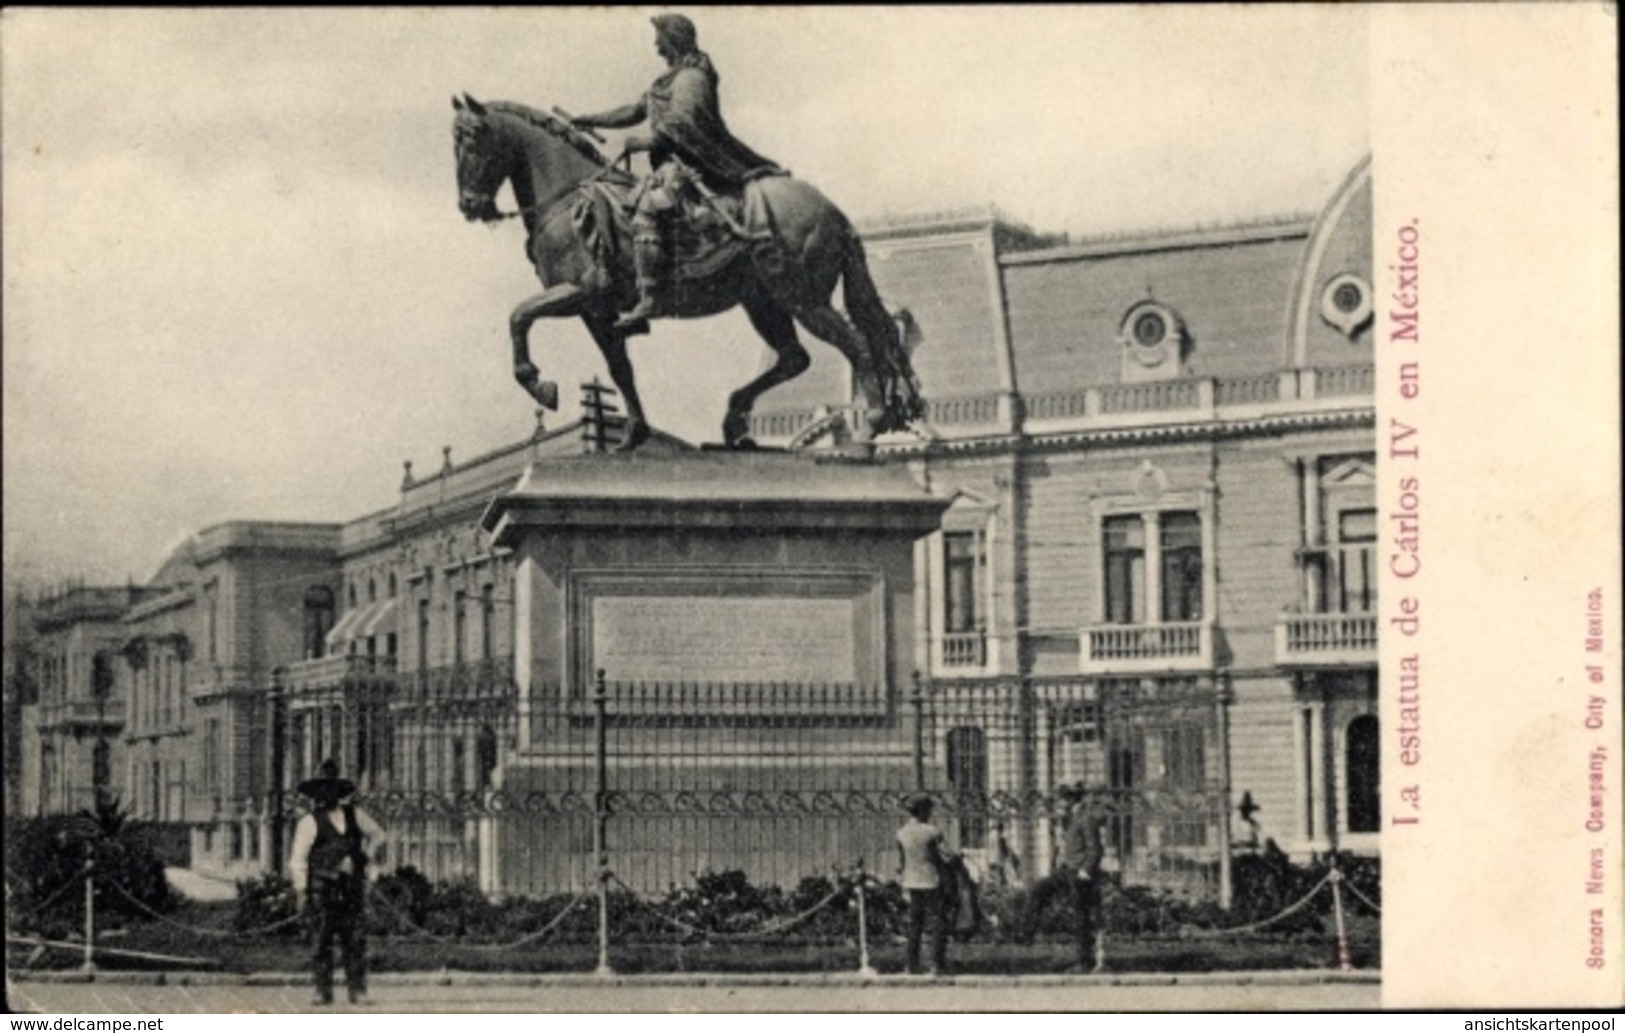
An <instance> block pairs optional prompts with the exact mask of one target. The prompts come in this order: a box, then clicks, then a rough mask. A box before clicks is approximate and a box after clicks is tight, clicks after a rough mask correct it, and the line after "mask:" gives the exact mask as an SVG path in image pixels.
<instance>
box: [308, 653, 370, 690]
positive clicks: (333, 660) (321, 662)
mask: <svg viewBox="0 0 1625 1033" xmlns="http://www.w3.org/2000/svg"><path fill="white" fill-rule="evenodd" d="M394 673H395V658H394V657H393V656H388V655H385V656H356V655H353V654H348V653H341V654H339V655H338V656H324V657H321V658H320V659H316V660H301V661H299V662H298V663H296V664H290V665H289V666H288V681H289V682H290V683H292V684H294V685H336V684H338V683H339V682H341V681H343V680H344V679H345V678H350V677H357V678H361V677H387V676H389V675H392V674H394Z"/></svg>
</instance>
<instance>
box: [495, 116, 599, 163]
mask: <svg viewBox="0 0 1625 1033" xmlns="http://www.w3.org/2000/svg"><path fill="white" fill-rule="evenodd" d="M484 103H485V107H486V109H487V110H490V111H494V112H497V113H499V114H503V115H511V116H513V117H514V118H517V119H519V120H521V121H523V122H525V123H526V124H527V125H531V126H534V127H536V128H537V129H540V130H541V131H542V132H544V133H546V134H548V135H549V136H552V137H554V138H556V139H557V140H559V141H560V142H561V143H563V144H565V145H566V146H567V147H569V148H570V149H571V150H573V151H575V152H576V153H577V154H579V155H581V156H582V157H583V158H586V159H587V160H588V161H590V162H592V163H593V164H594V165H597V166H599V167H601V168H607V167H608V166H609V161H608V160H607V159H605V157H604V156H603V154H602V153H601V152H600V151H599V150H598V148H596V147H594V146H593V145H592V143H591V142H589V141H588V140H587V138H586V137H585V136H583V135H582V134H581V133H580V132H578V131H576V130H575V129H573V128H571V126H570V124H569V123H568V122H566V121H564V119H562V118H558V117H556V116H554V115H550V114H548V113H547V112H545V111H538V110H536V109H535V108H533V107H530V106H529V105H526V104H520V103H519V102H518V101H512V100H491V101H485V102H484Z"/></svg>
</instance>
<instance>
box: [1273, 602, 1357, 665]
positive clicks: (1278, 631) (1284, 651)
mask: <svg viewBox="0 0 1625 1033" xmlns="http://www.w3.org/2000/svg"><path fill="white" fill-rule="evenodd" d="M1275 662H1276V663H1278V664H1281V665H1282V666H1291V667H1314V666H1326V665H1338V664H1374V663H1376V662H1377V617H1376V615H1375V614H1370V613H1306V614H1292V615H1288V616H1285V617H1282V618H1281V620H1280V622H1279V623H1277V624H1276V625H1275Z"/></svg>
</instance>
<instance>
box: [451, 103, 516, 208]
mask: <svg viewBox="0 0 1625 1033" xmlns="http://www.w3.org/2000/svg"><path fill="white" fill-rule="evenodd" d="M451 106H452V108H453V109H454V110H455V111H456V112H457V116H456V117H455V118H454V119H453V120H452V125H451V133H452V140H453V141H454V142H455V144H456V148H457V207H458V208H459V209H460V210H461V211H462V213H463V218H465V219H467V220H469V221H470V222H473V221H475V220H479V221H481V222H495V221H496V220H498V219H500V218H501V217H502V216H501V215H500V214H499V213H498V212H497V201H496V196H497V190H498V189H500V188H501V186H502V182H503V180H505V179H507V178H508V175H509V168H508V163H507V162H506V161H504V160H502V158H503V156H502V154H501V153H500V150H501V149H500V147H499V146H498V140H497V134H496V131H495V129H494V128H493V127H492V125H491V122H490V118H489V114H490V113H489V112H488V111H487V110H486V108H485V105H483V104H481V103H480V102H479V101H477V100H475V99H474V98H473V97H470V96H469V95H468V94H466V93H465V94H463V96H462V98H461V99H459V98H457V97H453V98H452V99H451Z"/></svg>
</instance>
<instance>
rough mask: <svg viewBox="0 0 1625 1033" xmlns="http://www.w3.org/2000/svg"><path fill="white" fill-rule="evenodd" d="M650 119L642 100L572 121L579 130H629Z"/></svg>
mask: <svg viewBox="0 0 1625 1033" xmlns="http://www.w3.org/2000/svg"><path fill="white" fill-rule="evenodd" d="M648 117H649V111H648V108H646V107H645V106H644V103H643V100H642V98H639V99H638V100H637V101H635V102H633V103H631V104H628V105H626V106H625V107H619V108H611V109H609V110H608V111H604V112H600V113H599V114H596V115H583V116H581V117H580V118H572V119H571V120H570V122H571V124H573V125H574V126H575V127H576V128H578V129H627V128H630V127H631V126H635V125H637V124H638V123H639V122H642V121H644V120H645V119H647V118H648Z"/></svg>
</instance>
